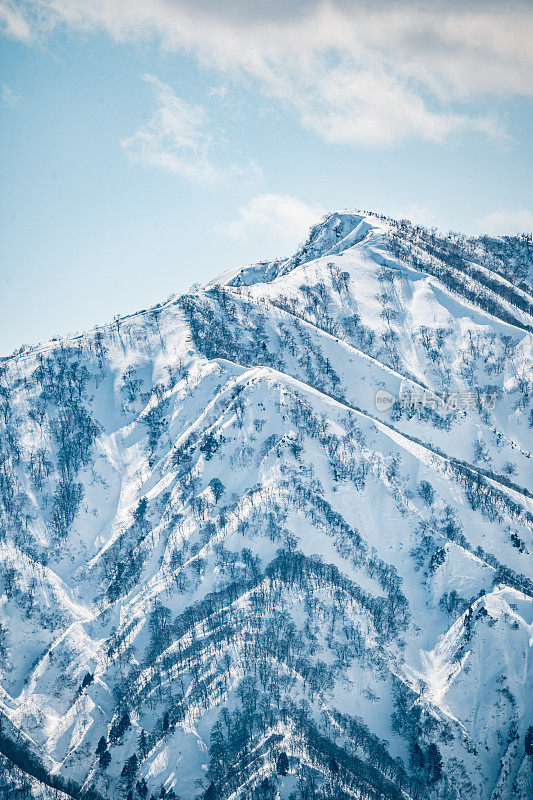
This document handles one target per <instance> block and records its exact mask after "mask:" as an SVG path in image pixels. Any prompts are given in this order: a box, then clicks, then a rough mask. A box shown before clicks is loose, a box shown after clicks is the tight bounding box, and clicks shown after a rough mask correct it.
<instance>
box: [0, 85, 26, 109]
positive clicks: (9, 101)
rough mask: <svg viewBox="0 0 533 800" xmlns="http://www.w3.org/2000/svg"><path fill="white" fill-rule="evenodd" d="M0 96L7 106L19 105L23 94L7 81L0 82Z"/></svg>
mask: <svg viewBox="0 0 533 800" xmlns="http://www.w3.org/2000/svg"><path fill="white" fill-rule="evenodd" d="M0 98H2V103H3V104H4V105H5V106H11V107H14V106H18V104H19V103H20V101H21V99H22V98H21V96H20V95H19V94H18V92H15V91H14V90H13V89H11V88H10V87H9V86H8V85H7V84H6V83H0Z"/></svg>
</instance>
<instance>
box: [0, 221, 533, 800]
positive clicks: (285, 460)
mask: <svg viewBox="0 0 533 800" xmlns="http://www.w3.org/2000/svg"><path fill="white" fill-rule="evenodd" d="M532 253H533V245H532V242H531V239H530V238H528V237H526V236H523V237H508V238H505V239H498V240H495V239H488V238H486V237H483V238H480V239H475V240H467V239H464V238H462V237H458V236H448V237H443V236H441V235H439V234H437V233H435V232H428V231H426V230H424V229H421V228H416V227H413V226H411V225H410V224H408V223H407V222H405V221H400V222H395V221H393V220H388V219H385V218H383V217H379V216H376V215H370V214H363V213H359V212H350V211H346V212H339V213H337V214H333V215H330V216H329V217H327V218H326V219H325V220H324V221H323V222H322V223H321V224H320V225H319V226H317V227H316V228H315V229H313V230H312V231H311V234H310V237H309V240H308V242H307V243H306V244H305V245H304V246H303V247H302V249H301V250H300V251H299V252H298V253H297V254H296V255H295V256H294V257H293V258H291V259H288V260H286V261H283V262H275V263H272V264H260V265H255V266H252V267H247V268H244V269H242V270H238V271H234V272H232V273H231V275H230V276H227V275H226V276H222V277H221V278H219V279H215V280H214V281H212V282H211V283H210V284H209V285H208V286H207V287H205V288H204V289H201V290H198V291H195V292H192V293H191V294H189V295H185V296H183V297H181V298H179V299H178V300H177V301H172V302H168V303H166V304H164V305H162V306H158V307H156V308H154V309H150V310H149V311H144V312H141V313H139V314H136V315H133V316H130V317H127V318H124V319H121V320H118V321H117V322H116V323H115V324H114V325H111V326H108V327H105V328H101V329H98V330H96V331H92V332H89V333H87V334H85V335H83V336H81V337H78V338H77V339H74V340H69V341H63V342H51V343H49V344H47V345H45V346H42V347H39V348H36V349H35V350H31V351H28V352H24V353H21V354H19V355H17V356H16V357H13V358H10V359H6V360H4V362H3V364H2V378H1V392H2V394H1V400H2V406H1V411H2V416H1V419H2V422H1V424H2V440H1V441H2V453H1V459H0V495H1V499H2V529H1V537H2V538H1V541H0V552H1V562H0V564H1V566H0V592H1V594H0V669H1V688H0V713H1V715H2V717H1V718H2V719H3V720H4V726H6V730H9V731H19V732H20V733H21V734H22V736H23V737H24V738H25V741H26V742H27V743H28V745H27V746H31V747H32V748H34V751H35V754H36V755H37V756H38V757H39V758H40V759H41V762H42V764H43V765H44V767H45V768H46V770H48V772H49V774H50V775H59V776H61V778H62V779H63V780H68V781H70V782H71V783H69V786H75V788H74V789H73V790H72V793H73V794H74V795H78V796H79V795H80V793H81V794H83V793H84V792H85V793H88V792H89V791H91V792H92V793H93V794H94V793H97V794H98V795H99V796H100V797H117V796H121V793H123V796H129V795H131V797H140V798H143V797H150V796H151V795H153V796H154V797H158V796H167V797H172V796H173V793H175V794H176V795H179V796H180V797H182V798H183V799H184V800H187V799H188V798H193V797H204V796H205V797H206V798H207V799H208V800H215V798H220V799H221V800H222V799H224V800H226V798H233V797H237V796H238V797H260V798H265V799H266V798H273V797H274V796H276V795H277V794H279V795H280V796H281V797H288V796H289V795H291V793H298V796H300V797H302V798H307V797H311V796H313V797H317V798H318V797H324V798H326V797H327V798H329V797H339V798H348V797H353V798H365V799H366V798H372V799H373V798H376V799H377V798H390V799H392V798H401V797H407V798H442V799H443V800H444V799H446V800H448V799H449V800H452V798H459V797H460V798H472V799H474V798H475V799H476V800H477V799H478V798H479V800H511V798H521V799H522V800H526V798H527V797H528V796H529V792H530V791H531V755H530V754H528V752H526V750H527V751H529V750H530V749H531V748H530V747H529V746H527V747H526V744H525V742H526V736H527V732H528V728H529V726H530V725H532V724H533V719H532V718H531V708H530V698H531V691H532V686H533V683H532V666H531V664H532V662H531V658H530V642H531V641H532V634H533V574H532V568H531V552H532V551H533V541H532V531H531V520H532V513H533V500H532V496H531V494H530V492H529V490H528V486H530V477H531V454H530V449H531V438H532V437H531V430H532V425H533V417H532V411H531V376H532V371H531V363H532V359H531V355H532V353H531V334H530V331H531V324H532V316H531V296H532V293H531V264H532V261H533V257H532ZM528 704H529V705H528ZM0 749H1V748H0ZM79 787H82V788H79ZM87 796H88V794H87Z"/></svg>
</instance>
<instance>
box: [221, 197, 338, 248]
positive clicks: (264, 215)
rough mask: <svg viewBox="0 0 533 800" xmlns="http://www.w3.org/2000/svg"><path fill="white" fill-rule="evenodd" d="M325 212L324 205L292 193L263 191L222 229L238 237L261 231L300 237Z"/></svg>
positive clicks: (230, 235)
mask: <svg viewBox="0 0 533 800" xmlns="http://www.w3.org/2000/svg"><path fill="white" fill-rule="evenodd" d="M323 214H324V209H323V208H321V207H319V206H310V205H307V203H304V202H303V201H302V200H298V198H296V197H292V196H291V195H287V194H260V195H258V196H257V197H254V198H252V199H251V200H250V201H249V202H248V203H247V204H246V205H245V206H241V207H240V208H239V209H238V210H237V216H236V218H235V219H234V220H232V221H230V222H228V223H227V224H226V225H224V226H222V227H219V228H218V231H219V233H222V234H224V235H225V236H229V237H231V238H234V239H238V238H241V237H245V236H247V235H249V234H250V233H257V232H261V233H267V234H268V235H274V236H276V235H277V236H281V237H289V238H290V239H291V240H295V241H297V240H300V239H302V238H303V237H304V236H305V235H306V234H307V232H308V230H309V228H310V227H311V225H313V224H314V223H315V222H317V220H319V219H320V217H321V216H323Z"/></svg>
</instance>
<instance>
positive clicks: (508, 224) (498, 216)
mask: <svg viewBox="0 0 533 800" xmlns="http://www.w3.org/2000/svg"><path fill="white" fill-rule="evenodd" d="M475 227H476V230H475V232H476V233H488V234H492V235H493V236H498V235H502V236H503V235H506V234H507V235H511V234H513V233H531V232H532V231H533V212H532V211H530V209H529V208H514V209H498V210H496V211H492V212H491V213H490V214H487V216H485V217H482V218H481V219H478V220H477V221H476V226H475Z"/></svg>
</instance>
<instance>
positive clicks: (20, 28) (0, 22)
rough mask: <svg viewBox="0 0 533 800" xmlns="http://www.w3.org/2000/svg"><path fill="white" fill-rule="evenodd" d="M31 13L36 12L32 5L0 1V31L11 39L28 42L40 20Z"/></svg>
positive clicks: (7, 0)
mask: <svg viewBox="0 0 533 800" xmlns="http://www.w3.org/2000/svg"><path fill="white" fill-rule="evenodd" d="M32 11H33V12H35V11H36V9H35V6H34V4H33V3H24V2H23V3H18V4H16V3H14V2H9V0H0V31H2V32H3V33H4V34H5V35H7V36H10V37H12V38H13V39H19V40H21V41H23V42H27V41H29V40H30V39H31V38H32V31H33V30H34V29H35V28H37V27H39V26H40V20H39V19H38V18H37V17H36V15H35V14H34V13H32Z"/></svg>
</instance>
